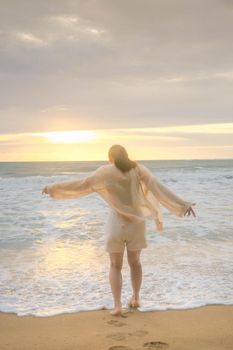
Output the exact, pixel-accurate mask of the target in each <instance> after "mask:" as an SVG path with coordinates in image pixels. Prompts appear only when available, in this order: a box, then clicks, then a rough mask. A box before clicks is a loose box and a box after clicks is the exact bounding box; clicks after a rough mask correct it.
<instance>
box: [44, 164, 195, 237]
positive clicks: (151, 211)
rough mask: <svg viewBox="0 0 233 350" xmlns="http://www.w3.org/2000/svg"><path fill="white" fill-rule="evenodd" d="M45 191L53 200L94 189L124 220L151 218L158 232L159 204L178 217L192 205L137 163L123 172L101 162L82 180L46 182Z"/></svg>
mask: <svg viewBox="0 0 233 350" xmlns="http://www.w3.org/2000/svg"><path fill="white" fill-rule="evenodd" d="M46 192H47V193H48V194H49V195H50V196H51V197H53V198H55V199H66V198H79V197H82V196H85V195H88V194H90V193H93V192H96V193H98V194H99V195H100V196H101V197H102V198H103V199H104V201H105V202H107V204H108V205H109V206H110V207H111V208H112V209H113V210H115V211H117V213H118V214H119V215H121V216H122V217H123V218H124V219H125V220H126V221H133V222H139V221H143V220H145V219H147V218H148V219H152V220H155V225H156V229H157V231H159V232H162V231H163V215H162V212H161V207H160V204H161V205H162V206H164V207H165V208H167V209H168V210H169V211H170V212H171V213H172V214H174V215H176V216H179V217H181V216H183V215H184V213H185V211H186V210H187V209H188V208H189V207H191V205H192V202H189V201H185V200H183V199H182V198H180V197H179V196H177V195H176V194H175V193H174V192H172V191H171V190H170V189H169V188H167V187H166V186H165V185H164V184H162V183H161V182H160V181H159V180H158V178H157V177H156V176H154V175H153V174H152V173H151V172H150V170H149V169H148V168H147V167H145V166H144V165H142V164H139V163H138V165H137V166H136V168H133V169H131V170H130V171H128V172H126V173H123V172H121V171H120V170H119V169H118V168H116V166H115V165H113V164H108V165H103V166H101V167H99V168H98V169H97V170H95V171H94V172H93V173H91V174H90V175H89V176H87V177H86V178H84V179H74V180H68V181H63V182H59V183H55V184H52V185H48V186H46Z"/></svg>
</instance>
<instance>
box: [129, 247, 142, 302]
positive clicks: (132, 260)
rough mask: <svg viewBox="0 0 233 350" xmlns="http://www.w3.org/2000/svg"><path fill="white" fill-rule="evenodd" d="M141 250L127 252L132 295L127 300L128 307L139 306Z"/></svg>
mask: <svg viewBox="0 0 233 350" xmlns="http://www.w3.org/2000/svg"><path fill="white" fill-rule="evenodd" d="M140 253H141V250H135V251H133V250H131V251H130V250H127V257H128V263H129V266H130V275H131V283H132V289H133V295H132V297H131V298H130V300H129V306H130V307H138V306H139V305H140V298H139V293H140V288H141V284H142V265H141V262H140Z"/></svg>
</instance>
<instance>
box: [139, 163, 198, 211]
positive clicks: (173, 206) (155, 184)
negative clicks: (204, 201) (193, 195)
mask: <svg viewBox="0 0 233 350" xmlns="http://www.w3.org/2000/svg"><path fill="white" fill-rule="evenodd" d="M139 169H140V179H141V180H142V181H143V182H144V183H145V185H146V186H147V188H148V189H149V190H150V191H151V192H152V193H153V195H154V196H155V197H156V198H157V199H158V201H159V202H160V203H161V204H162V205H163V206H164V207H165V208H167V209H168V210H169V211H170V212H172V213H173V214H175V215H177V216H184V215H186V214H188V215H190V214H193V215H194V216H196V215H195V213H194V211H193V209H192V205H195V203H192V202H189V201H185V200H183V199H182V198H180V197H179V196H178V195H176V194H175V193H174V192H172V191H171V190H170V189H169V188H168V187H166V186H165V185H164V184H163V183H162V182H160V181H159V179H158V178H157V177H155V176H154V175H153V174H152V173H151V172H150V170H149V169H148V168H146V167H145V166H144V165H142V164H140V166H139Z"/></svg>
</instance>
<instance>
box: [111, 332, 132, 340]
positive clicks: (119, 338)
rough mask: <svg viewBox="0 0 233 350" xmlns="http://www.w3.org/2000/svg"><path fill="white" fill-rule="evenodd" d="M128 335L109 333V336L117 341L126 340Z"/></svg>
mask: <svg viewBox="0 0 233 350" xmlns="http://www.w3.org/2000/svg"><path fill="white" fill-rule="evenodd" d="M126 337H127V333H113V334H108V335H107V338H110V339H112V340H117V341H121V340H126Z"/></svg>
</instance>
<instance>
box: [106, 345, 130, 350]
mask: <svg viewBox="0 0 233 350" xmlns="http://www.w3.org/2000/svg"><path fill="white" fill-rule="evenodd" d="M108 350H132V349H131V348H129V347H128V346H123V345H115V346H111V347H110V348H108Z"/></svg>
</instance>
